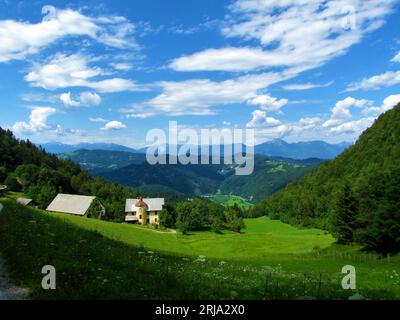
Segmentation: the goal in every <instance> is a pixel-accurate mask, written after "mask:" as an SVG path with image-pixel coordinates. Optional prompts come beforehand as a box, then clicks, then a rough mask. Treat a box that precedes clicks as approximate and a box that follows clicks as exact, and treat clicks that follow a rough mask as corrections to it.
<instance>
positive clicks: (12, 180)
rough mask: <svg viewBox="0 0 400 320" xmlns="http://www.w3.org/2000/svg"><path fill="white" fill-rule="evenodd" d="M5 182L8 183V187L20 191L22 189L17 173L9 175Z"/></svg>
mask: <svg viewBox="0 0 400 320" xmlns="http://www.w3.org/2000/svg"><path fill="white" fill-rule="evenodd" d="M4 183H5V184H6V185H7V187H8V189H9V190H11V191H16V192H19V191H21V190H22V185H21V184H20V183H19V181H18V179H17V177H16V175H15V174H13V173H11V174H9V175H8V176H7V178H6V180H5V181H4Z"/></svg>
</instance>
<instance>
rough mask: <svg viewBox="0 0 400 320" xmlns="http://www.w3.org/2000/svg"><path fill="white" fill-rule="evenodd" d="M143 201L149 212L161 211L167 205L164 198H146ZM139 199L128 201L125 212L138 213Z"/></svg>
mask: <svg viewBox="0 0 400 320" xmlns="http://www.w3.org/2000/svg"><path fill="white" fill-rule="evenodd" d="M143 201H144V202H145V203H146V204H147V206H148V209H147V211H160V210H162V207H163V205H164V203H165V200H164V198H144V199H143ZM137 203H138V199H126V202H125V212H136V211H137V210H138V209H139V208H138V207H136V204H137Z"/></svg>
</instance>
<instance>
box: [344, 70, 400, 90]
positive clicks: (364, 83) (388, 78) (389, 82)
mask: <svg viewBox="0 0 400 320" xmlns="http://www.w3.org/2000/svg"><path fill="white" fill-rule="evenodd" d="M399 83H400V71H388V72H385V73H382V74H379V75H375V76H373V77H370V78H365V79H363V80H361V81H360V82H356V83H352V84H351V85H349V86H348V87H347V89H346V92H352V91H358V90H369V89H373V90H374V89H379V88H382V87H390V86H394V85H396V84H399Z"/></svg>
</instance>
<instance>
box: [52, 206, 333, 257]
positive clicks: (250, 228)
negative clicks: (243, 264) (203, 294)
mask: <svg viewBox="0 0 400 320" xmlns="http://www.w3.org/2000/svg"><path fill="white" fill-rule="evenodd" d="M50 215H52V216H54V217H56V218H59V219H62V220H63V221H66V222H69V223H73V224H74V225H77V226H79V227H81V228H85V229H88V230H92V231H97V232H99V233H101V234H102V235H104V236H107V237H109V238H111V239H114V240H117V241H121V242H124V243H127V244H130V245H136V246H144V247H145V248H146V249H149V250H157V251H160V252H165V253H173V254H179V255H187V256H196V257H197V256H200V255H204V256H206V257H209V258H217V259H229V260H240V261H243V260H246V261H254V260H261V261H262V260H263V258H267V257H269V256H270V255H271V254H299V253H309V252H311V251H312V249H313V248H315V247H317V246H318V247H320V248H327V247H329V246H330V245H332V243H333V242H334V239H333V238H332V236H331V235H329V234H327V233H326V232H324V231H321V230H317V229H297V228H295V227H292V226H290V225H287V224H284V223H282V222H280V221H271V220H270V219H268V218H267V217H262V218H259V219H254V220H251V219H246V220H245V224H246V226H247V228H246V229H245V230H244V231H243V233H241V234H239V233H234V232H230V231H226V232H223V233H222V234H217V233H215V232H210V231H202V232H192V233H190V234H189V235H182V234H180V233H172V232H158V231H156V230H149V229H148V228H146V227H143V226H139V225H127V224H120V223H111V222H106V221H100V220H94V219H82V218H81V217H77V216H72V215H66V214H60V213H50Z"/></svg>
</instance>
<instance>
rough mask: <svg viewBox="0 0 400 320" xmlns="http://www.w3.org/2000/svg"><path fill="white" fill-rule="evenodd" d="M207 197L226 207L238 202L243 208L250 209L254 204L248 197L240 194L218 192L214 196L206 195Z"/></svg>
mask: <svg viewBox="0 0 400 320" xmlns="http://www.w3.org/2000/svg"><path fill="white" fill-rule="evenodd" d="M205 198H207V199H210V200H211V201H214V202H216V203H219V204H221V205H223V206H225V207H228V206H233V205H235V204H237V205H238V206H239V207H240V208H242V209H248V208H250V207H251V206H252V204H251V203H249V202H247V201H246V199H244V198H242V197H239V196H233V195H222V194H216V195H212V196H205Z"/></svg>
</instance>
